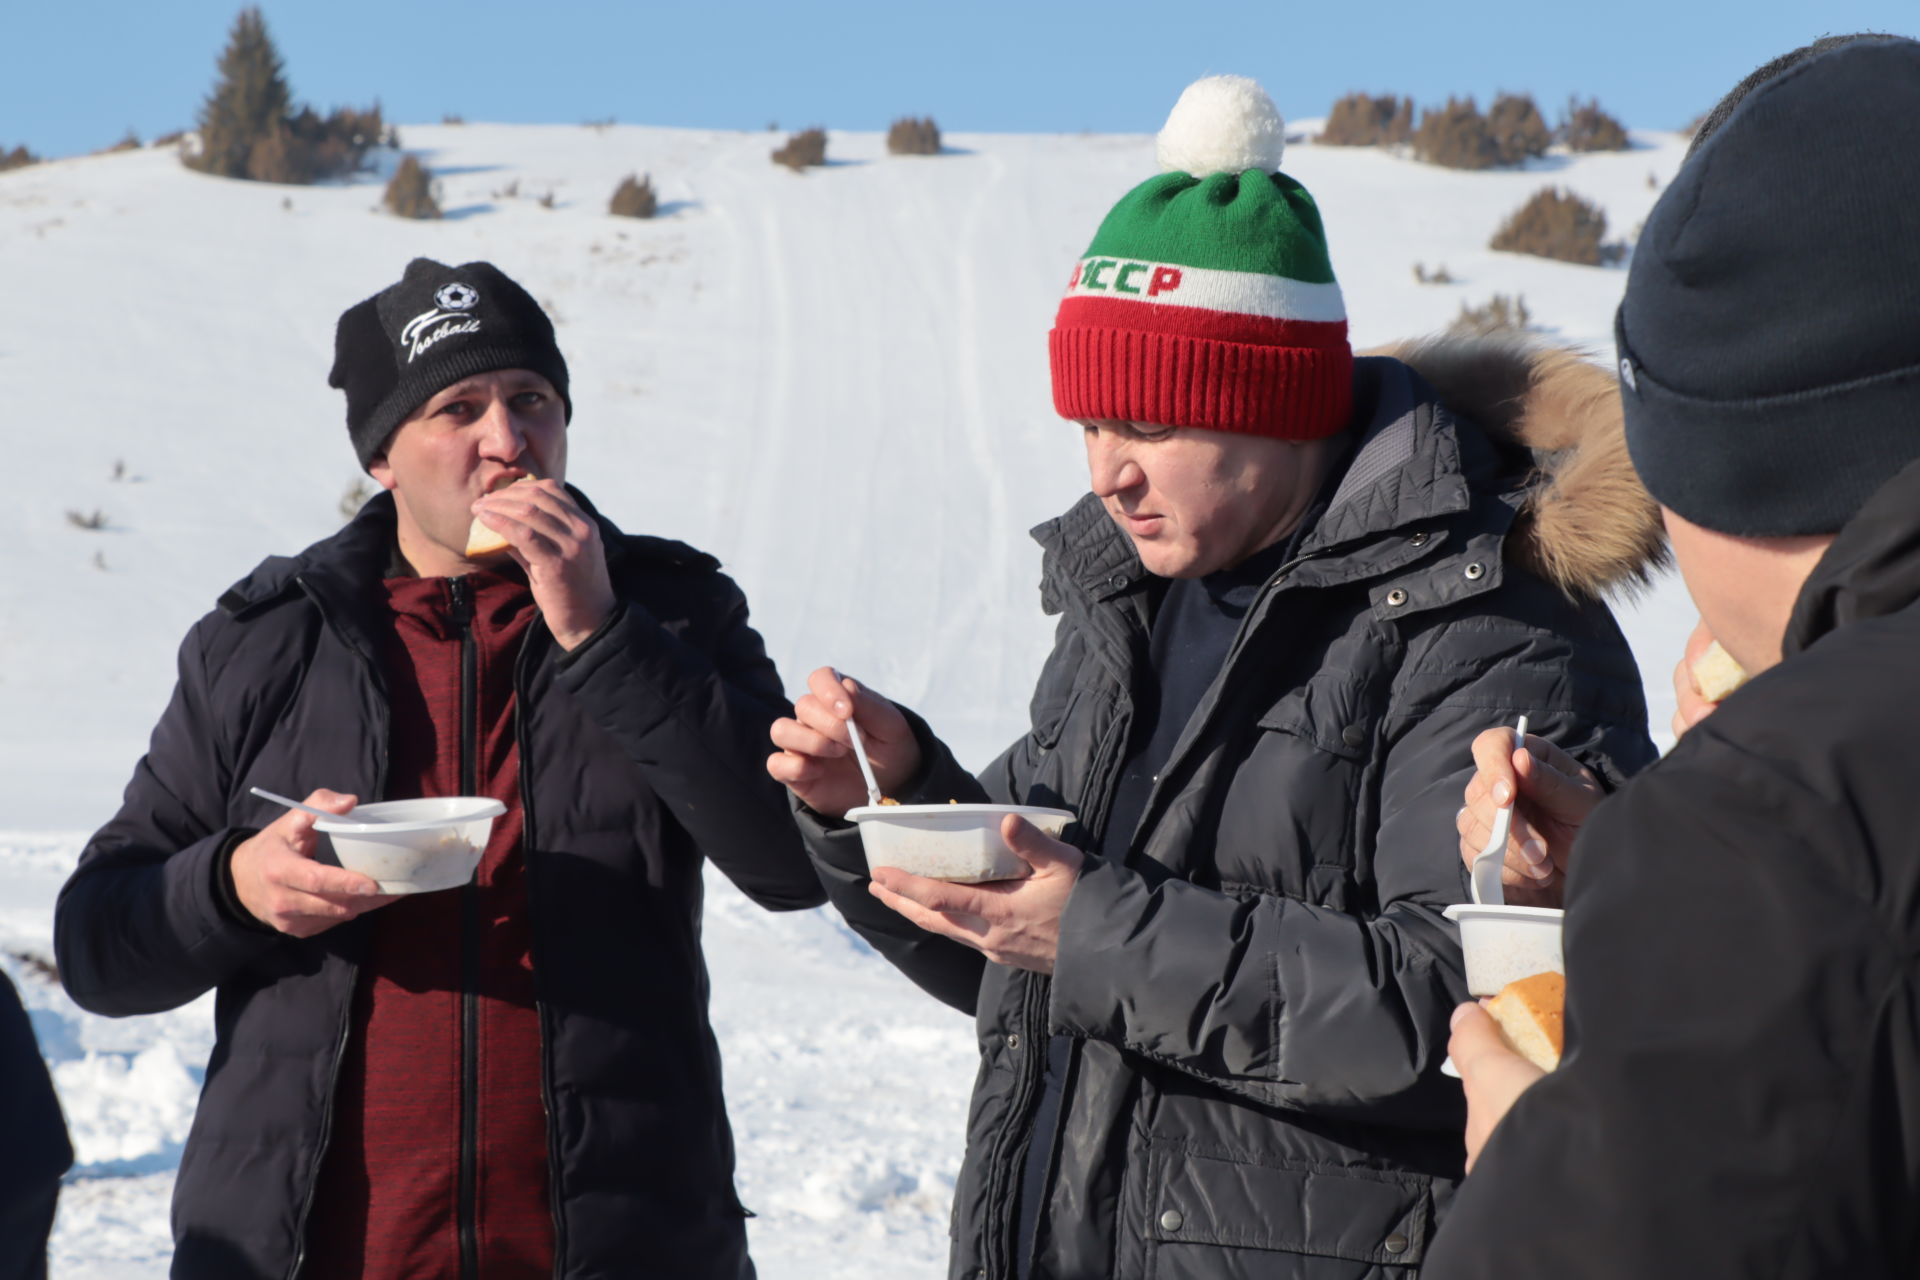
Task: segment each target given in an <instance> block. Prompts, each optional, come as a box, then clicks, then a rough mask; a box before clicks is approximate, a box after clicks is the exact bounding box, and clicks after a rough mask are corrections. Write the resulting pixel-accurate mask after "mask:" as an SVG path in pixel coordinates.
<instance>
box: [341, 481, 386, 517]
mask: <svg viewBox="0 0 1920 1280" xmlns="http://www.w3.org/2000/svg"><path fill="white" fill-rule="evenodd" d="M378 492H379V490H377V489H375V488H374V487H373V486H372V485H371V484H368V483H367V478H366V477H365V476H355V477H354V478H353V480H352V482H351V483H349V484H348V485H347V487H346V488H345V489H344V490H342V491H341V493H340V518H341V519H342V520H351V519H353V518H354V517H355V516H357V515H359V514H360V508H362V507H364V506H366V505H367V499H368V498H371V497H372V496H373V495H374V494H376V493H378Z"/></svg>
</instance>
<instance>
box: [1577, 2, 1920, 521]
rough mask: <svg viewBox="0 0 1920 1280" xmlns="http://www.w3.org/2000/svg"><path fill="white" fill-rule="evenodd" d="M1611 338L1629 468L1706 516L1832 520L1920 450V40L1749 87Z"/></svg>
mask: <svg viewBox="0 0 1920 1280" xmlns="http://www.w3.org/2000/svg"><path fill="white" fill-rule="evenodd" d="M1614 335H1615V339H1616V341H1617V342H1618V344H1619V353H1620V374H1621V381H1622V387H1621V394H1622V399H1623V401H1624V405H1625V409H1626V426H1627V445H1628V448H1629V450H1630V452H1631V453H1632V456H1633V462H1634V467H1635V468H1636V469H1637V470H1638V471H1639V473H1640V477H1641V479H1642V480H1643V481H1644V482H1645V484H1646V486H1647V488H1648V490H1649V491H1650V492H1651V493H1652V494H1653V496H1654V497H1655V498H1656V499H1658V500H1659V501H1660V503H1661V504H1662V505H1663V506H1667V507H1670V508H1672V509H1673V510H1674V511H1676V512H1678V513H1679V514H1680V515H1681V516H1683V517H1685V518H1686V519H1687V520H1689V521H1691V522H1692V523H1694V524H1697V525H1701V526H1703V527H1705V528H1708V529H1714V530H1718V531H1719V532H1722V533H1730V534H1738V535H1744V536H1755V537H1779V536H1789V535H1800V534H1825V533H1834V532H1836V531H1838V530H1839V529H1840V528H1841V526H1843V525H1844V524H1846V523H1847V521H1848V520H1849V519H1850V518H1851V517H1852V516H1853V514H1854V513H1855V512H1856V511H1858V510H1859V509H1860V507H1861V505H1862V504H1863V503H1865V502H1866V500H1867V498H1868V497H1870V496H1871V495H1872V494H1873V492H1874V491H1875V490H1876V489H1878V488H1879V487H1880V485H1881V483H1882V482H1883V481H1885V480H1886V479H1888V478H1889V477H1891V476H1892V475H1893V474H1894V472H1896V471H1898V470H1900V469H1901V468H1902V467H1904V466H1905V465H1906V464H1907V463H1909V462H1912V461H1913V460H1914V459H1916V458H1920V43H1916V42H1914V41H1911V40H1903V39H1893V40H1884V39H1883V40H1861V41H1856V42H1853V43H1849V44H1845V45H1842V46H1841V47H1839V48H1837V49H1833V50H1831V51H1829V52H1825V53H1821V54H1819V55H1818V56H1816V57H1812V58H1809V59H1807V60H1805V61H1802V62H1800V63H1799V64H1797V65H1795V66H1793V67H1790V68H1789V69H1788V70H1786V71H1784V72H1782V73H1781V74H1779V75H1778V76H1776V77H1774V78H1773V79H1771V80H1768V81H1767V82H1765V83H1764V84H1762V85H1760V86H1759V87H1758V88H1756V89H1754V90H1753V91H1752V92H1751V93H1749V94H1747V96H1746V97H1745V99H1744V100H1743V101H1741V102H1740V104H1739V105H1738V106H1737V107H1736V108H1735V109H1734V110H1733V112H1732V113H1731V114H1730V115H1728V116H1727V117H1726V119H1725V121H1724V123H1722V124H1721V125H1720V126H1719V128H1718V130H1717V131H1716V132H1715V133H1714V135H1713V136H1712V137H1711V138H1709V139H1707V140H1706V141H1705V142H1704V143H1703V144H1702V145H1701V146H1700V147H1699V150H1698V151H1697V152H1696V153H1695V154H1694V155H1693V156H1692V158H1690V159H1689V160H1688V161H1687V162H1686V164H1685V165H1683V166H1682V168H1681V170H1680V173H1679V174H1678V176H1676V177H1675V179H1674V181H1673V184H1672V185H1671V186H1669V187H1668V188H1667V190H1666V191H1665V192H1664V193H1663V194H1662V195H1661V197H1660V200H1659V203H1658V204H1656V205H1655V206H1654V210H1653V213H1652V215H1651V216H1649V217H1648V219H1647V223H1646V227H1645V229H1644V230H1643V231H1642V233H1641V236H1640V242H1639V244H1638V246H1637V247H1636V248H1635V250H1634V256H1633V262H1632V265H1631V267H1630V268H1629V269H1628V274H1627V290H1626V297H1625V300H1624V301H1623V302H1622V303H1621V305H1620V311H1619V315H1618V316H1617V317H1616V319H1615V322H1614Z"/></svg>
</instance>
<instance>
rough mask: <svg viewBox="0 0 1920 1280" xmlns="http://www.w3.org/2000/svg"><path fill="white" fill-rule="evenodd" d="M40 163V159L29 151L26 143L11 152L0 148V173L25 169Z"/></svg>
mask: <svg viewBox="0 0 1920 1280" xmlns="http://www.w3.org/2000/svg"><path fill="white" fill-rule="evenodd" d="M39 163H40V157H39V156H37V155H35V154H33V152H31V151H29V150H27V147H26V144H25V143H22V144H21V145H19V146H17V147H15V148H14V149H13V150H11V151H9V150H7V149H6V148H5V147H0V173H5V172H6V171H7V170H8V169H24V168H26V167H27V166H28V165H30V164H39Z"/></svg>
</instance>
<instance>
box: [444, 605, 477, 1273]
mask: <svg viewBox="0 0 1920 1280" xmlns="http://www.w3.org/2000/svg"><path fill="white" fill-rule="evenodd" d="M447 603H448V606H449V608H448V620H449V621H450V622H451V623H452V624H453V627H454V630H455V631H456V632H457V633H458V634H459V637H460V794H461V795H463V796H476V795H479V794H480V765H479V757H480V745H479V741H478V735H479V724H478V721H479V711H478V703H479V696H480V691H479V674H480V673H479V652H478V647H477V646H476V645H475V643H474V639H473V585H472V584H471V583H470V582H469V581H468V580H467V579H466V578H464V577H461V578H449V579H447ZM479 1041H480V887H479V885H477V884H475V883H473V882H471V881H469V882H468V883H467V884H465V885H462V886H461V888H460V1171H459V1183H458V1190H457V1192H456V1195H457V1200H456V1218H457V1226H458V1233H459V1238H460V1275H461V1277H462V1280H478V1277H479V1275H480V1233H479V1224H478V1221H477V1219H478V1212H479V1206H478V1203H477V1202H478V1184H479V1168H478V1164H479V1152H478V1151H477V1150H476V1148H477V1146H478V1144H479V1129H480V1097H479V1093H480V1044H479Z"/></svg>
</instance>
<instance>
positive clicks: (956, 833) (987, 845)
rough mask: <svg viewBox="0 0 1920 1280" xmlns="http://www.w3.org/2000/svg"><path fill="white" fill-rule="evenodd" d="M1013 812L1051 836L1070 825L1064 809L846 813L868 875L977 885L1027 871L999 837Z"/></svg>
mask: <svg viewBox="0 0 1920 1280" xmlns="http://www.w3.org/2000/svg"><path fill="white" fill-rule="evenodd" d="M1010 813H1017V814H1019V815H1020V816H1021V817H1023V818H1025V819H1026V820H1027V821H1028V822H1031V823H1032V824H1033V825H1034V826H1036V827H1038V828H1039V829H1040V830H1042V831H1044V832H1046V833H1047V834H1048V835H1050V836H1056V837H1057V836H1058V835H1059V834H1060V833H1061V832H1062V831H1065V830H1066V829H1067V824H1068V823H1069V822H1072V821H1073V815H1072V814H1071V813H1069V812H1067V810H1065V809H1041V808H1036V807H1034V806H1033V805H1023V804H875V805H862V806H861V807H860V808H858V809H849V810H847V821H849V822H853V823H857V824H859V827H860V843H861V844H862V845H863V846H865V848H866V851H867V867H868V869H869V870H872V869H875V868H879V867H898V868H899V869H900V870H902V871H907V872H911V873H912V874H914V875H916V876H926V877H927V878H928V879H930V880H949V881H952V882H953V883H955V884H981V883H984V882H985V881H988V880H1018V879H1020V878H1022V877H1024V876H1026V875H1028V874H1029V873H1030V872H1031V871H1032V868H1031V867H1029V866H1028V865H1027V863H1026V860H1025V859H1023V858H1022V857H1021V856H1020V855H1019V854H1017V853H1015V852H1014V851H1013V850H1011V849H1009V848H1007V842H1006V841H1005V840H1002V839H1001V838H1000V822H1001V819H1003V818H1005V817H1006V816H1007V815H1008V814H1010Z"/></svg>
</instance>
